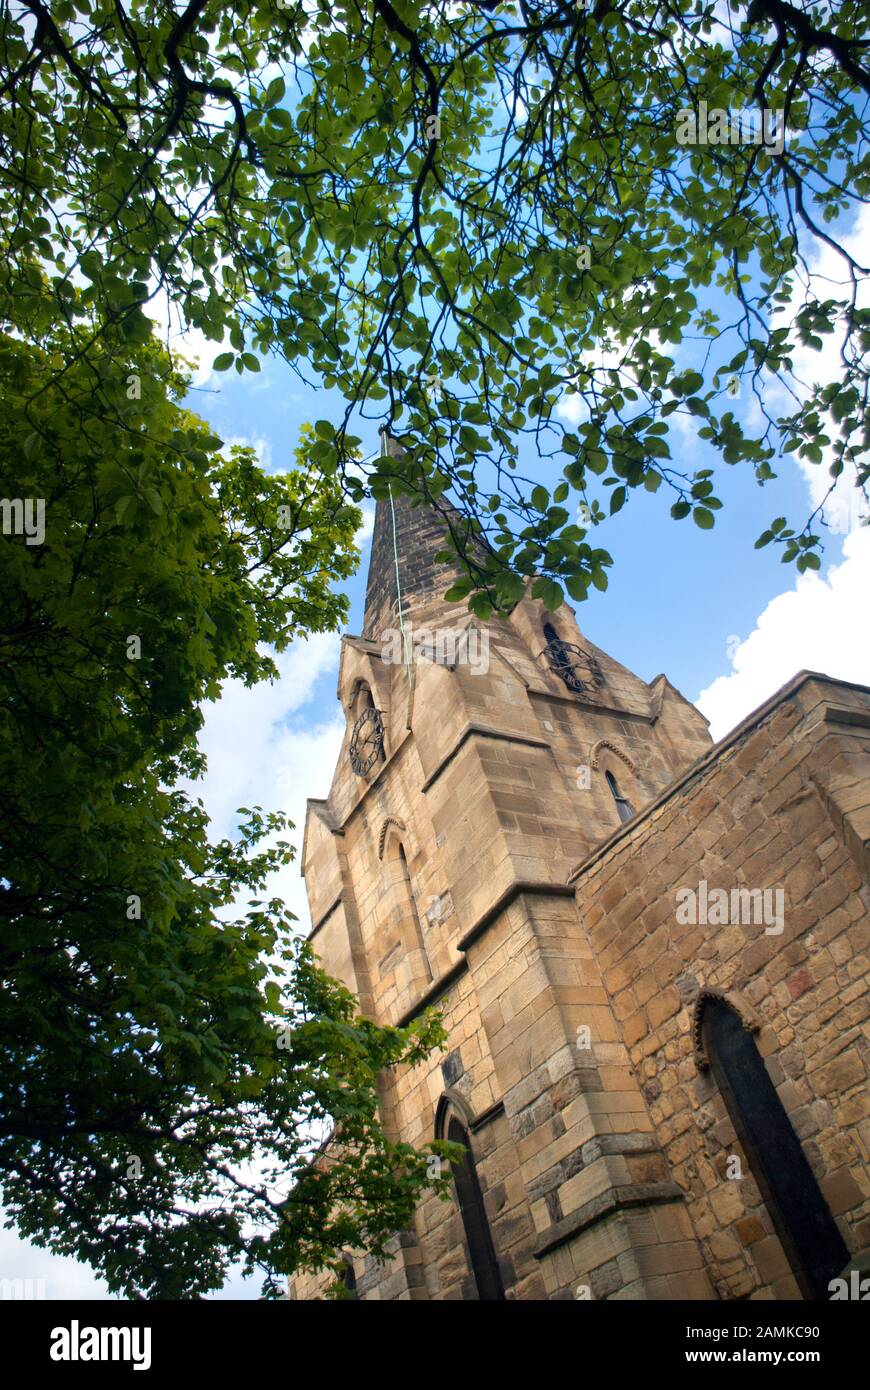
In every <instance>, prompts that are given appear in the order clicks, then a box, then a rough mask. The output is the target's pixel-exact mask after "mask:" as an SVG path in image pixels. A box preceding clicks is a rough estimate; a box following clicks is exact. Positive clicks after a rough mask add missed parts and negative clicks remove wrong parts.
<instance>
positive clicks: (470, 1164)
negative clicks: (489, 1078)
mask: <svg viewBox="0 0 870 1390" xmlns="http://www.w3.org/2000/svg"><path fill="white" fill-rule="evenodd" d="M472 1129H473V1117H472V1114H471V1111H470V1110H469V1108H468V1105H467V1103H466V1101H464V1100H463V1098H462V1096H460V1095H457V1093H456V1091H455V1090H454V1089H453V1088H450V1089H449V1090H447V1091H445V1092H444V1093H443V1095H442V1096H441V1099H440V1100H439V1102H438V1106H437V1109H436V1111H435V1138H436V1139H448V1140H450V1141H451V1142H452V1143H454V1144H461V1145H462V1146H463V1149H464V1150H465V1152H464V1155H463V1157H462V1158H460V1159H458V1160H456V1159H455V1160H454V1161H453V1162H452V1163H451V1165H450V1167H451V1176H452V1178H453V1195H454V1200H455V1202H456V1206H457V1208H458V1212H459V1217H460V1219H461V1222H462V1228H463V1231H464V1233H465V1241H464V1246H465V1254H466V1257H467V1260H468V1266H469V1273H470V1275H471V1279H472V1281H473V1284H474V1286H475V1288H476V1289H477V1296H478V1298H479V1299H480V1300H481V1301H482V1302H484V1301H485V1302H495V1301H502V1300H503V1299H504V1296H505V1291H504V1280H503V1277H502V1267H501V1265H500V1262H499V1258H498V1254H497V1253H496V1248H495V1245H494V1243H493V1238H492V1231H491V1229H490V1224H489V1214H488V1212H487V1210H486V1205H485V1203H484V1200H483V1191H482V1189H481V1185H480V1179H479V1177H478V1172H477V1162H476V1159H475V1153H474V1143H473V1140H472Z"/></svg>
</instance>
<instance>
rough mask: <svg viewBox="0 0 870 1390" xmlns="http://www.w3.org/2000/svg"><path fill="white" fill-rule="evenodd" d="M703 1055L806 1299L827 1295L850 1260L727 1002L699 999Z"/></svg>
mask: <svg viewBox="0 0 870 1390" xmlns="http://www.w3.org/2000/svg"><path fill="white" fill-rule="evenodd" d="M698 1011H699V1014H698V1020H699V1025H700V1027H699V1030H698V1031H699V1032H700V1036H701V1042H702V1048H703V1053H704V1055H705V1057H706V1059H708V1061H709V1066H710V1070H711V1071H712V1074H713V1078H714V1080H715V1081H716V1084H717V1086H718V1087H719V1090H720V1092H721V1094H722V1098H723V1100H724V1102H725V1107H726V1109H727V1111H728V1114H729V1116H730V1118H731V1123H732V1124H733V1126H734V1130H735V1133H736V1135H737V1138H738V1141H739V1142H740V1144H741V1146H742V1148H743V1151H744V1153H745V1155H746V1160H747V1162H748V1163H749V1166H750V1168H751V1169H752V1175H753V1177H754V1178H755V1181H756V1183H757V1184H758V1188H759V1191H760V1192H761V1195H762V1197H763V1198H764V1201H765V1203H766V1204H767V1209H768V1211H769V1213H770V1217H771V1220H772V1221H773V1224H774V1227H775V1229H776V1233H777V1235H778V1236H779V1238H780V1241H781V1242H782V1247H783V1250H784V1251H785V1254H786V1258H787V1259H788V1261H789V1264H790V1265H791V1267H792V1270H793V1271H794V1276H795V1279H796V1281H797V1283H798V1286H799V1288H800V1289H801V1292H802V1293H803V1294H804V1297H806V1298H809V1299H825V1300H827V1299H828V1298H830V1290H829V1288H828V1285H829V1283H830V1281H831V1280H832V1279H834V1278H836V1277H837V1276H838V1275H839V1274H840V1272H841V1270H842V1269H843V1268H844V1266H845V1265H846V1264H847V1263H848V1261H849V1252H848V1250H847V1249H846V1246H845V1243H844V1241H843V1238H842V1236H841V1235H840V1232H839V1231H838V1230H837V1227H836V1224H835V1222H834V1218H833V1217H832V1215H831V1212H830V1209H829V1208H828V1205H827V1203H826V1202H825V1199H824V1197H823V1196H822V1193H821V1191H820V1190H819V1186H818V1183H817V1182H816V1180H815V1177H814V1176H813V1172H812V1169H811V1168H810V1165H809V1163H808V1162H807V1159H806V1155H805V1154H804V1151H803V1149H802V1148H801V1144H800V1140H799V1139H798V1137H797V1135H796V1134H795V1132H794V1129H793V1128H792V1124H791V1121H790V1120H789V1117H788V1115H787V1114H786V1110H785V1107H784V1105H783V1103H782V1101H781V1100H780V1098H779V1096H778V1095H777V1092H776V1088H775V1086H774V1084H773V1082H772V1081H771V1079H770V1076H769V1074H768V1071H767V1068H766V1066H765V1065H764V1059H763V1057H762V1056H761V1053H760V1052H759V1050H758V1047H757V1046H756V1042H755V1039H754V1037H753V1036H752V1033H751V1032H750V1030H749V1029H748V1028H747V1027H746V1026H745V1024H744V1022H743V1019H742V1018H741V1017H740V1015H739V1013H738V1012H737V1010H736V1009H735V1008H733V1007H732V1005H731V1004H729V1003H728V1001H727V1000H726V999H722V998H720V997H719V996H717V995H702V996H701V998H700V999H699V1001H698Z"/></svg>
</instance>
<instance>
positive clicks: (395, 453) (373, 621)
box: [363, 434, 462, 638]
mask: <svg viewBox="0 0 870 1390" xmlns="http://www.w3.org/2000/svg"><path fill="white" fill-rule="evenodd" d="M381 438H382V440H383V441H384V445H385V450H386V452H387V453H389V454H390V455H392V457H394V458H397V457H400V456H401V454H402V452H403V450H402V446H401V444H400V443H399V442H398V440H396V439H393V438H392V437H391V436H389V435H387V434H382V435H381ZM393 513H395V519H396V536H395V551H394V548H393ZM445 529H446V527H445V523H444V521H443V520H442V519H441V518H440V517H439V516H438V515H437V514H436V513H435V512H434V511H432V509H431V508H430V507H426V506H417V507H415V506H414V505H413V503H412V500H411V499H410V498H409V497H405V496H403V495H401V494H399V493H394V495H393V504H392V508H391V507H390V499H389V498H386V499H385V500H384V501H379V502H377V503H376V504H375V526H374V532H373V534H372V549H371V556H370V558H369V577H368V584H367V586H366V608H365V619H364V626H363V635H364V636H365V637H369V638H377V637H379V636H380V635H381V633H382V632H383V631H384V629H385V628H388V627H394V626H395V625H396V621H397V617H398V603H397V598H396V553H398V557H399V583H400V585H401V592H402V611H403V613H404V614H405V615H406V616H407V615H408V614H409V613H410V612H411V611H412V610H413V609H415V608H419V607H421V606H422V605H423V604H430V603H432V602H434V601H436V600H437V599H439V598H440V597H441V596H442V595H443V594H444V593H445V592H446V591H447V589H449V588H450V585H451V584H452V582H453V580H454V579H457V578H459V576H460V575H461V573H462V570H461V569H460V568H459V566H458V565H444V564H439V563H438V562H437V561H436V559H435V556H436V555H437V554H438V552H439V551H442V550H444V549H445V541H444V533H445Z"/></svg>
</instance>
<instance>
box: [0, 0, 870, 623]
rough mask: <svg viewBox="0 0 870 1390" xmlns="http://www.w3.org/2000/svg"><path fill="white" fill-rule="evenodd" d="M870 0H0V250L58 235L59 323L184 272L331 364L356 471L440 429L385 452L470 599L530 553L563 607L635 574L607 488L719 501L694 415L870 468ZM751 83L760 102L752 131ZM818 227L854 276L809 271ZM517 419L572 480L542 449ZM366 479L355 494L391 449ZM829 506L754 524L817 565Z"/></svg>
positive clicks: (772, 451)
mask: <svg viewBox="0 0 870 1390" xmlns="http://www.w3.org/2000/svg"><path fill="white" fill-rule="evenodd" d="M862 14H863V6H862V5H860V4H859V3H858V0H844V3H835V4H832V5H822V4H812V3H807V2H806V0H803V2H802V3H800V4H793V3H790V2H789V0H751V3H750V4H748V5H747V4H744V3H742V0H727V3H719V4H714V3H712V0H579V2H578V3H573V2H571V3H569V0H516V3H510V4H499V3H495V2H494V0H466V3H463V4H461V5H456V4H454V3H452V0H366V3H365V4H359V3H357V0H353V3H347V2H346V0H337V3H334V2H333V0H329V3H327V0H322V3H317V4H311V3H297V0H250V2H248V0H230V2H229V3H224V2H223V0H222V3H220V4H217V3H215V2H214V0H190V3H189V4H187V5H183V4H176V3H167V2H166V0H60V3H56V4H52V5H51V7H50V8H49V6H48V5H47V4H46V3H44V0H4V3H3V5H2V28H0V64H2V68H3V71H4V73H5V78H4V80H3V83H2V95H3V102H2V106H0V142H2V143H0V150H2V163H3V165H4V166H5V168H6V173H5V179H6V187H7V190H8V196H7V201H6V203H5V205H4V207H3V209H2V210H0V234H2V237H3V242H4V251H5V256H4V258H3V263H4V267H3V271H2V273H3V274H4V275H5V276H6V277H8V280H9V282H10V283H11V284H12V283H14V293H15V294H16V295H17V296H19V297H20V296H27V295H28V294H29V292H30V289H29V287H30V285H31V281H32V277H33V276H34V275H35V274H36V273H37V272H36V270H35V268H34V266H33V264H32V259H31V258H32V254H33V248H34V247H36V248H37V250H38V254H39V256H40V257H41V258H42V262H43V265H44V266H45V267H46V268H47V271H48V274H49V276H50V283H51V292H52V293H51V300H50V301H49V300H46V301H44V303H43V310H42V312H43V313H44V315H45V321H46V322H49V321H51V320H52V316H53V315H57V314H58V312H60V314H61V315H62V316H63V317H64V318H65V320H66V321H67V322H71V321H72V320H74V319H75V318H76V316H78V315H81V316H84V317H85V318H86V319H87V321H88V323H89V324H90V326H91V331H92V333H93V335H94V336H95V337H98V336H99V335H100V334H101V333H104V332H106V331H108V328H109V326H110V325H117V326H118V330H119V331H120V332H122V333H123V334H124V335H126V337H127V338H128V340H130V341H133V342H135V341H137V340H139V338H140V337H142V336H143V335H144V334H145V333H146V332H147V318H146V310H147V307H148V303H149V300H151V299H152V298H153V297H154V296H155V295H164V294H165V295H166V296H168V299H169V301H170V302H171V303H172V305H174V306H175V307H176V309H177V311H178V312H179V314H180V315H181V318H182V320H183V321H184V322H185V323H187V324H189V325H193V326H195V327H197V328H199V329H201V330H202V331H203V332H204V333H205V334H206V335H207V336H208V337H209V338H212V339H214V340H215V341H220V342H223V341H226V342H227V344H228V347H227V351H226V353H225V354H223V359H224V360H223V361H222V362H221V363H220V366H221V367H226V368H233V367H234V368H235V369H237V370H239V371H247V370H254V369H256V367H257V366H258V357H257V354H259V353H264V352H266V353H277V354H279V355H281V356H282V357H283V358H284V359H285V360H286V361H287V362H288V363H289V364H291V365H292V367H293V368H294V369H296V370H297V371H299V372H300V373H302V374H306V375H309V376H312V378H313V379H318V380H322V381H323V382H325V383H326V384H327V385H330V386H335V387H336V388H338V390H339V391H340V392H341V395H342V397H343V399H344V402H345V407H344V410H343V413H342V414H341V418H337V419H334V420H332V421H321V422H320V423H319V426H318V438H317V443H316V444H315V446H314V452H315V454H316V457H317V459H318V462H319V463H320V465H321V466H322V467H323V468H324V470H326V471H328V472H333V473H335V474H336V475H337V476H344V475H345V470H346V465H347V462H348V460H349V458H350V457H351V456H352V454H353V451H354V449H355V448H356V440H355V438H354V437H353V436H352V435H351V434H350V430H351V429H352V428H358V423H357V422H358V420H359V419H360V418H364V417H369V418H379V419H380V420H381V421H382V422H383V423H385V424H388V425H390V427H391V428H392V429H393V430H394V432H399V433H401V434H402V436H403V438H405V439H407V440H411V441H416V442H415V443H414V444H413V446H412V447H411V448H409V449H408V451H407V453H406V454H405V456H404V457H403V459H401V460H389V461H387V462H383V463H381V464H379V465H376V466H375V467H374V468H370V469H369V476H368V480H367V481H368V484H369V485H370V487H371V490H372V491H373V492H374V493H375V495H379V494H381V493H383V491H384V489H385V487H386V484H387V481H388V480H389V479H390V478H392V480H393V483H394V486H395V487H396V488H398V489H404V490H406V491H409V492H412V493H414V494H416V495H420V496H422V497H425V498H426V499H427V500H428V502H429V503H430V505H433V506H439V507H441V508H442V509H444V510H445V517H446V519H448V520H449V525H450V527H451V532H452V534H451V544H452V545H453V546H454V547H456V548H457V549H458V550H459V551H460V552H461V553H463V554H464V555H465V556H466V558H467V563H468V567H469V575H468V579H467V581H465V582H464V583H462V584H461V585H460V586H459V592H458V593H457V595H456V596H457V597H466V596H468V597H469V602H470V603H471V606H472V607H474V608H475V610H476V611H478V612H480V613H481V614H484V613H486V612H487V611H488V610H489V606H490V605H491V604H497V605H499V606H506V605H509V604H510V603H512V602H513V601H514V600H515V599H516V598H517V597H518V595H519V594H520V593H521V592H522V589H523V583H524V579H525V578H526V577H528V576H531V575H534V576H537V578H536V581H535V586H534V589H533V592H535V593H537V594H538V595H540V596H541V597H542V598H543V599H544V601H545V602H546V603H547V604H548V605H551V606H557V605H558V603H559V601H560V599H561V597H562V595H563V586H564V588H567V590H568V592H569V593H570V594H571V595H572V596H573V597H574V598H583V597H585V595H586V593H587V590H588V588H589V586H590V585H593V586H595V587H597V588H599V589H601V588H604V587H606V583H607V576H606V567H607V565H608V564H609V561H610V557H609V556H608V555H607V553H606V551H604V550H602V549H600V548H596V547H595V546H594V544H592V540H591V538H590V534H589V523H591V522H594V521H595V520H596V519H597V518H598V517H600V516H602V515H604V514H605V511H604V508H603V506H602V499H603V500H604V501H605V502H607V509H606V510H607V511H609V512H610V513H615V512H618V511H619V510H620V509H621V508H622V507H623V506H624V505H625V504H626V502H627V500H628V499H629V498H630V495H631V491H632V489H635V488H638V487H643V488H646V489H649V490H650V491H656V490H660V491H661V493H662V496H663V498H664V499H665V502H666V505H667V504H668V503H669V504H670V505H671V510H672V514H673V515H674V517H675V518H677V519H679V518H682V517H684V516H688V515H689V514H691V515H692V516H693V518H694V520H695V522H696V523H697V524H698V525H699V526H700V527H702V528H704V529H708V528H710V527H711V526H712V525H713V524H714V521H715V513H716V511H717V510H718V509H719V507H720V506H721V500H720V499H719V498H718V497H717V495H716V471H715V470H712V469H707V468H701V469H697V470H695V471H692V469H691V467H689V468H688V469H687V468H686V466H685V465H684V464H683V463H681V462H680V461H678V460H675V459H674V458H673V456H672V451H671V444H670V443H669V435H670V431H671V428H672V425H673V421H674V417H675V416H676V415H685V416H689V417H694V418H695V420H696V422H697V426H698V432H699V435H700V437H701V438H702V439H703V440H705V441H706V442H707V443H708V444H709V446H710V447H711V448H712V449H713V450H714V451H717V453H718V456H719V457H720V458H721V460H722V461H723V462H724V464H728V465H736V464H742V465H745V466H748V467H750V468H752V469H754V471H755V474H756V476H757V478H758V480H759V481H760V482H765V481H768V480H770V479H771V478H773V477H774V476H775V473H776V470H777V468H778V467H780V459H781V456H782V455H783V453H785V454H789V453H796V454H797V455H798V456H799V457H801V458H803V459H805V460H807V461H809V462H810V463H814V464H817V465H819V466H820V467H828V468H829V469H830V471H831V475H832V483H833V482H835V481H836V479H837V477H838V476H840V475H841V474H843V473H845V474H847V475H848V476H849V477H850V478H853V479H854V480H855V481H856V483H857V484H858V485H859V486H862V487H863V485H864V484H865V483H866V481H867V478H868V465H867V462H866V452H865V453H864V454H863V455H862V452H861V451H862V449H865V448H866V443H867V414H866V409H867V372H866V364H865V362H864V350H865V348H866V345H867V336H868V309H867V308H866V307H865V306H864V305H863V303H862V301H861V299H860V296H859V289H860V285H861V282H862V280H863V279H864V278H865V277H866V274H867V268H866V266H864V265H862V264H860V263H859V261H858V260H856V258H855V257H854V256H853V255H850V254H849V252H848V250H847V248H846V247H845V245H844V244H843V237H842V229H843V228H844V227H848V226H849V225H850V220H851V218H852V215H853V214H854V212H855V210H856V206H857V204H858V203H859V202H860V201H861V200H864V199H866V197H867V193H868V186H870V181H868V165H867V142H866V103H867V97H868V94H870V75H868V67H867V63H866V56H867V41H866V40H865V39H864V38H863V37H862V34H863V29H862V24H861V19H862ZM763 112H767V113H776V115H775V116H770V117H769V119H768V118H765V121H766V124H763V123H762V113H763ZM717 113H718V114H717ZM728 113H743V117H744V118H745V119H746V120H747V121H748V120H750V118H752V117H753V115H754V120H755V130H754V133H751V132H750V133H747V129H746V128H745V127H744V126H742V125H741V124H740V120H739V119H738V121H737V124H736V125H735V124H734V122H733V120H732V121H731V122H730V124H728V125H727V127H726V128H725V130H724V131H723V128H722V124H721V120H720V117H722V116H725V117H727V116H728ZM702 132H703V134H702ZM735 132H736V133H735ZM818 246H824V247H826V248H827V249H829V250H830V249H835V250H837V251H838V252H839V263H840V264H841V266H842V280H843V282H844V283H838V284H833V285H826V286H823V287H821V288H820V286H819V284H818V282H817V281H812V282H811V281H810V280H809V278H808V274H807V272H808V266H809V258H810V256H811V253H812V249H813V247H818ZM863 259H864V260H866V257H864V258H863ZM830 343H836V344H837V349H838V353H839V369H838V371H837V373H836V374H835V376H834V378H833V379H827V378H826V374H825V371H823V370H822V369H821V367H820V368H819V372H818V374H815V373H814V375H813V378H812V379H811V380H809V381H799V380H798V379H797V375H796V369H795V357H796V354H797V353H798V352H799V351H804V350H809V351H810V352H811V353H816V354H821V352H822V351H823V349H824V348H825V347H826V346H827V345H828V344H830ZM82 352H83V353H85V355H87V353H88V352H89V349H87V348H84V347H83V348H82ZM734 379H736V380H737V381H739V382H740V383H741V384H742V386H743V389H744V391H745V392H747V391H751V392H753V393H754V394H755V395H756V397H757V400H758V405H759V411H758V417H759V419H760V421H761V424H760V425H759V426H758V427H757V428H756V429H755V431H754V432H753V431H752V430H750V429H749V428H748V426H747V425H746V424H745V422H744V423H742V422H741V420H740V419H738V418H737V415H736V413H735V410H734V406H733V400H732V399H731V394H730V392H729V387H730V385H731V383H732V382H733V380H734ZM773 387H775V388H776V389H775V390H773V389H772V388H773ZM566 393H573V394H575V395H579V397H581V398H582V406H581V409H580V411H579V415H580V420H581V423H580V424H579V426H577V427H576V428H573V429H569V428H567V427H566V425H565V424H564V422H563V421H562V420H561V418H560V417H559V415H558V414H557V413H556V407H557V405H558V403H559V401H560V400H561V399H562V398H563V397H564V395H565V394H566ZM783 402H785V403H784V404H783ZM524 441H525V444H524V447H527V446H528V444H529V441H531V442H532V453H533V455H534V452H535V450H536V451H537V454H538V456H539V457H540V458H542V459H547V460H555V461H556V462H557V464H558V468H557V470H556V475H557V477H558V478H559V481H558V482H557V483H556V484H555V485H553V484H552V483H551V486H550V487H547V486H544V483H543V481H541V479H540V477H537V478H536V477H534V476H533V477H531V478H529V477H526V476H524V475H523V474H521V473H520V471H519V467H518V458H519V448H520V445H521V444H523V442H524ZM547 476H548V478H549V474H548V475H547ZM346 483H347V486H348V488H349V489H350V491H351V494H352V495H353V496H355V497H359V496H360V495H361V493H362V490H363V488H364V486H365V484H366V480H365V479H360V478H359V477H356V476H353V475H351V476H350V477H347V478H346ZM605 487H607V488H608V489H609V491H608V492H604V491H603V489H604V488H605ZM448 494H449V496H450V498H451V500H452V501H453V502H454V503H455V504H457V505H458V507H459V511H460V516H461V518H462V519H460V520H458V521H457V520H456V519H455V517H454V516H453V515H452V514H450V515H449V517H448V514H447V512H446V509H445V508H444V499H445V496H446V495H448ZM608 499H609V501H608ZM578 501H580V502H582V504H583V505H584V506H585V507H587V509H588V510H587V512H586V513H584V515H586V516H588V519H589V520H588V522H587V523H585V524H584V525H577V524H576V522H575V518H574V515H573V512H574V510H575V507H574V504H576V503H577V502H578ZM819 519H820V518H819V517H818V516H815V515H814V516H813V517H811V518H809V520H807V521H806V522H805V524H803V525H801V523H800V519H798V520H797V521H795V522H794V523H793V524H792V525H788V524H787V522H786V519H785V518H784V517H780V518H777V519H776V522H775V523H772V524H771V526H770V527H769V528H768V529H767V530H766V531H765V532H764V533H763V535H762V536H761V537H760V538H759V544H765V543H771V542H772V543H776V544H778V545H781V546H782V550H783V557H784V558H785V559H787V560H794V561H796V563H797V565H798V567H799V568H800V569H805V568H807V567H810V568H817V567H818V565H819V558H818V549H819V547H820V544H821V532H820V529H819V527H818V521H819ZM822 519H823V518H822ZM472 535H475V536H476V537H477V544H474V545H471V544H470V543H469V542H470V538H471V536H472Z"/></svg>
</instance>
